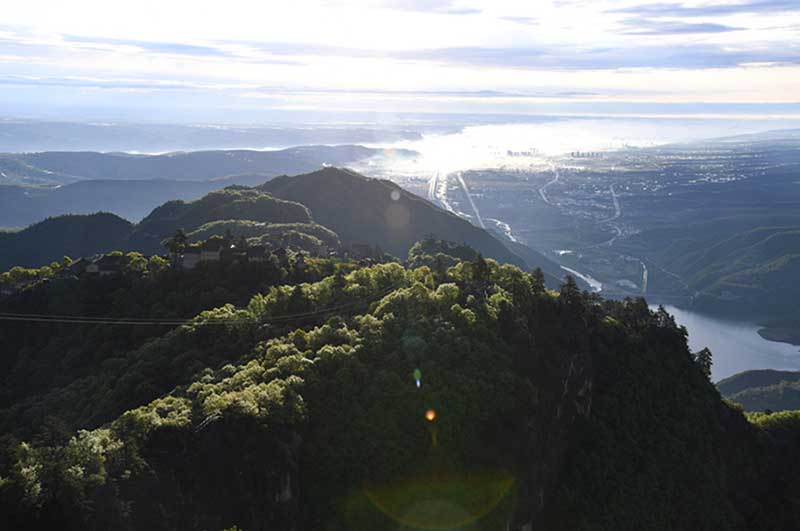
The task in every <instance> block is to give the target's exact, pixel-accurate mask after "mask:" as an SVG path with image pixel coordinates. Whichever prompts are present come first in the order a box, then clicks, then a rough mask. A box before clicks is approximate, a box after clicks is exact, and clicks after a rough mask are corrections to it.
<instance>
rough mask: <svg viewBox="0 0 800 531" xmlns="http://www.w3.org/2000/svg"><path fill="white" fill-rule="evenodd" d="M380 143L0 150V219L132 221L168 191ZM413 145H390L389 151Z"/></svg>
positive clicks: (256, 179) (349, 154) (201, 188)
mask: <svg viewBox="0 0 800 531" xmlns="http://www.w3.org/2000/svg"><path fill="white" fill-rule="evenodd" d="M384 155H385V151H384V150H382V149H375V148H365V147H362V146H354V145H336V146H321V145H307V146H300V147H295V148H288V149H282V150H275V151H254V150H227V151H223V150H217V151H195V152H188V153H184V152H176V153H166V154H162V155H138V154H129V153H97V152H79V151H78V152H52V151H50V152H37V153H6V154H3V153H0V227H14V228H17V227H24V226H26V225H29V224H31V223H34V222H36V221H39V220H41V219H43V218H45V217H51V216H57V215H60V214H90V213H94V212H97V211H98V210H104V211H108V212H113V213H115V214H117V215H118V216H121V217H124V218H127V219H130V220H132V221H138V220H139V219H141V218H143V217H144V216H145V215H147V213H148V212H150V211H151V210H152V209H153V208H155V207H156V206H158V205H160V204H161V203H164V202H165V201H168V200H171V199H183V200H185V201H192V200H195V199H198V198H199V197H201V196H202V195H203V194H206V193H209V192H212V191H214V190H219V189H221V188H223V187H225V186H227V185H231V184H238V185H248V186H253V185H257V184H261V183H263V182H264V181H266V180H268V179H270V178H272V177H274V176H276V175H282V174H299V173H304V172H309V171H313V170H315V169H317V168H319V167H320V166H322V165H325V164H332V165H336V166H344V165H353V164H357V163H360V162H362V161H364V160H366V159H370V158H373V157H383V156H384ZM410 155H413V152H409V151H406V150H392V151H391V156H392V157H401V158H402V157H406V156H410Z"/></svg>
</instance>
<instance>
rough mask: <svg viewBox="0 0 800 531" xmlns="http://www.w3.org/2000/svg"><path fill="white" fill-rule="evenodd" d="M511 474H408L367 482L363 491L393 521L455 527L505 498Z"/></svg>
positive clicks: (496, 505) (511, 481)
mask: <svg viewBox="0 0 800 531" xmlns="http://www.w3.org/2000/svg"><path fill="white" fill-rule="evenodd" d="M513 484H514V479H513V477H512V476H511V475H510V474H508V473H507V472H506V471H503V470H496V471H490V472H482V473H481V472H479V473H467V474H446V475H438V474H436V475H429V474H424V475H420V476H414V477H409V478H406V479H404V480H400V481H396V482H391V483H388V484H368V485H365V486H364V490H363V493H364V494H365V495H366V497H367V499H369V501H370V502H371V503H372V505H373V506H374V507H376V508H377V509H378V510H380V511H381V512H382V513H383V514H385V515H386V516H388V517H389V518H390V519H391V520H393V521H394V522H397V523H399V524H401V525H404V526H407V527H411V528H417V529H441V530H444V529H458V528H461V527H463V526H466V525H469V524H470V523H472V522H474V521H476V520H478V519H480V518H482V517H484V516H486V515H487V514H489V513H490V512H492V510H494V509H495V508H496V507H498V505H500V503H501V502H502V501H503V500H504V499H506V498H507V496H508V495H509V493H510V492H511V489H512V486H513Z"/></svg>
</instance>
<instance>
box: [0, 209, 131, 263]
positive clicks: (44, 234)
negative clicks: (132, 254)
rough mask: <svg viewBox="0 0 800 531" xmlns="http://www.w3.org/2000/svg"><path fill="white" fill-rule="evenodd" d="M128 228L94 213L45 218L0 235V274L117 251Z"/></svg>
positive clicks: (111, 217)
mask: <svg viewBox="0 0 800 531" xmlns="http://www.w3.org/2000/svg"><path fill="white" fill-rule="evenodd" d="M132 228H133V225H131V223H130V222H129V221H127V220H124V219H122V218H120V217H119V216H116V215H114V214H109V213H97V214H92V215H89V216H75V215H67V216H59V217H57V218H48V219H46V220H44V221H42V222H39V223H36V224H34V225H31V226H30V227H28V228H26V229H23V230H21V231H18V232H2V231H0V271H5V270H7V269H9V268H11V267H12V266H15V265H23V266H36V267H38V266H42V265H47V264H49V263H50V262H53V261H57V260H61V259H62V258H63V257H64V256H65V255H71V256H74V257H80V256H91V255H93V254H96V253H98V252H102V251H106V250H111V249H117V248H120V247H123V246H124V244H125V240H126V239H127V237H128V235H129V233H130V231H131V230H132Z"/></svg>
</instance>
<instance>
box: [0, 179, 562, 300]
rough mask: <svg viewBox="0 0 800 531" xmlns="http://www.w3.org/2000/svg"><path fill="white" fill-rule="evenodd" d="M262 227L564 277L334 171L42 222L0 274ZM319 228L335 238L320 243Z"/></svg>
mask: <svg viewBox="0 0 800 531" xmlns="http://www.w3.org/2000/svg"><path fill="white" fill-rule="evenodd" d="M65 188H67V187H65ZM237 222H241V223H237ZM259 224H262V225H261V227H262V228H263V232H264V233H265V234H266V233H269V232H270V231H272V229H271V228H270V227H271V226H274V225H276V224H293V225H298V224H299V225H302V226H303V227H301V228H300V229H299V230H307V231H309V232H310V233H312V235H313V236H314V237H315V238H319V237H320V236H322V237H323V238H332V239H336V238H338V239H339V240H340V241H341V243H342V244H344V245H346V246H353V245H357V244H363V245H369V246H377V247H379V248H381V249H382V250H383V251H384V252H388V253H390V254H392V255H395V256H397V257H398V258H400V259H405V258H406V257H407V255H408V251H409V250H410V248H411V247H412V246H413V245H414V243H415V242H417V241H420V240H423V239H425V237H426V236H429V235H433V236H436V237H437V238H440V239H443V240H448V241H453V242H456V243H464V244H466V245H468V246H469V247H472V248H473V249H475V250H477V251H478V252H480V253H482V254H483V255H484V256H485V257H487V258H494V259H496V260H497V261H499V262H501V263H509V264H514V265H518V266H520V267H523V268H527V267H541V268H542V269H543V271H544V272H545V273H546V275H547V276H548V278H549V279H550V280H549V283H550V284H553V285H554V284H556V283H557V282H558V281H559V280H560V279H561V278H562V276H563V275H562V272H561V271H560V268H559V267H558V266H557V265H556V264H555V263H554V262H552V261H550V260H549V259H548V258H546V257H544V256H543V255H540V254H539V253H536V252H535V251H533V250H529V252H527V253H526V257H525V259H523V258H521V257H520V256H519V255H518V254H515V253H514V252H512V251H510V250H509V249H508V248H507V247H506V246H505V245H503V243H501V242H500V241H499V240H498V239H496V238H495V237H494V236H492V235H491V234H489V233H488V232H487V231H485V230H483V229H481V228H479V227H476V226H474V225H472V224H471V223H469V222H468V221H466V220H464V219H462V218H460V217H458V216H456V215H454V214H451V213H449V212H447V211H445V210H442V209H441V208H439V207H437V206H435V205H433V204H432V203H429V202H428V201H426V200H424V199H421V198H420V197H418V196H416V195H414V194H411V193H409V192H406V191H405V190H403V189H402V188H400V187H399V186H397V185H396V184H394V183H392V182H390V181H385V180H380V179H371V178H368V177H365V176H363V175H360V174H358V173H356V172H353V171H350V170H343V169H338V168H323V169H321V170H318V171H315V172H312V173H308V174H303V175H298V176H295V177H288V176H282V177H278V178H275V179H273V180H271V181H268V182H266V183H262V184H260V185H258V186H256V187H254V188H250V187H246V186H230V187H228V188H225V189H224V190H218V191H214V192H211V193H209V194H207V195H205V196H203V197H202V198H200V199H198V200H195V201H192V202H184V201H182V200H172V201H168V202H166V203H164V204H163V205H161V206H159V207H158V208H156V209H154V210H153V211H152V212H151V213H150V214H149V215H148V216H146V217H145V218H144V219H143V220H142V221H141V222H140V223H138V224H136V225H133V224H131V223H129V222H128V221H126V220H124V219H122V218H120V217H118V216H115V215H113V214H93V215H84V216H76V215H68V216H61V217H54V218H49V219H47V220H45V221H43V222H41V223H37V224H35V225H32V226H30V227H28V228H26V229H24V230H22V231H19V232H10V233H0V250H2V253H0V270H5V269H8V268H9V267H11V266H14V265H22V266H30V267H33V266H40V265H44V264H47V263H49V262H51V261H53V260H59V259H61V258H62V257H63V256H64V255H69V256H71V257H73V258H75V257H77V256H84V255H91V254H95V253H100V252H106V251H110V250H114V249H122V250H136V251H141V252H145V253H147V254H153V253H160V252H163V247H162V245H161V242H162V240H163V239H165V238H167V237H169V236H171V235H172V234H173V233H174V232H175V230H176V229H178V228H181V229H184V230H185V231H186V232H189V233H192V232H193V233H194V234H195V235H196V236H199V235H202V236H205V237H207V236H208V235H210V234H216V233H219V232H220V231H224V230H225V229H231V231H232V232H233V233H234V235H235V236H239V235H243V236H247V237H251V238H253V237H258V236H259V234H258V232H259ZM237 228H238V229H239V230H238V231H237ZM326 228H327V229H329V230H330V231H331V234H333V236H332V237H330V236H326V235H325V234H326V233H324V231H325V230H326ZM237 232H240V233H241V234H237ZM334 233H335V234H334Z"/></svg>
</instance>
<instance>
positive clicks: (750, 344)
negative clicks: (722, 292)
mask: <svg viewBox="0 0 800 531" xmlns="http://www.w3.org/2000/svg"><path fill="white" fill-rule="evenodd" d="M665 308H666V310H667V311H668V312H669V313H671V314H672V315H674V316H675V320H676V321H677V322H678V324H681V325H683V326H685V327H686V329H687V330H688V331H689V348H691V350H692V351H693V352H696V351H698V350H700V349H702V348H703V347H708V348H710V349H711V352H712V354H713V355H714V365H713V367H712V371H711V372H712V379H713V380H714V381H715V382H716V381H719V380H722V379H723V378H727V377H728V376H731V375H733V374H736V373H737V372H742V371H747V370H751V369H779V370H800V347H797V346H794V345H789V344H788V343H777V342H774V341H767V340H766V339H764V338H762V337H761V336H760V335H758V329H759V328H760V327H759V326H758V325H756V324H753V323H743V322H735V321H726V320H722V319H716V318H713V317H709V316H707V315H703V314H699V313H695V312H691V311H688V310H682V309H680V308H676V307H674V306H665Z"/></svg>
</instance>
